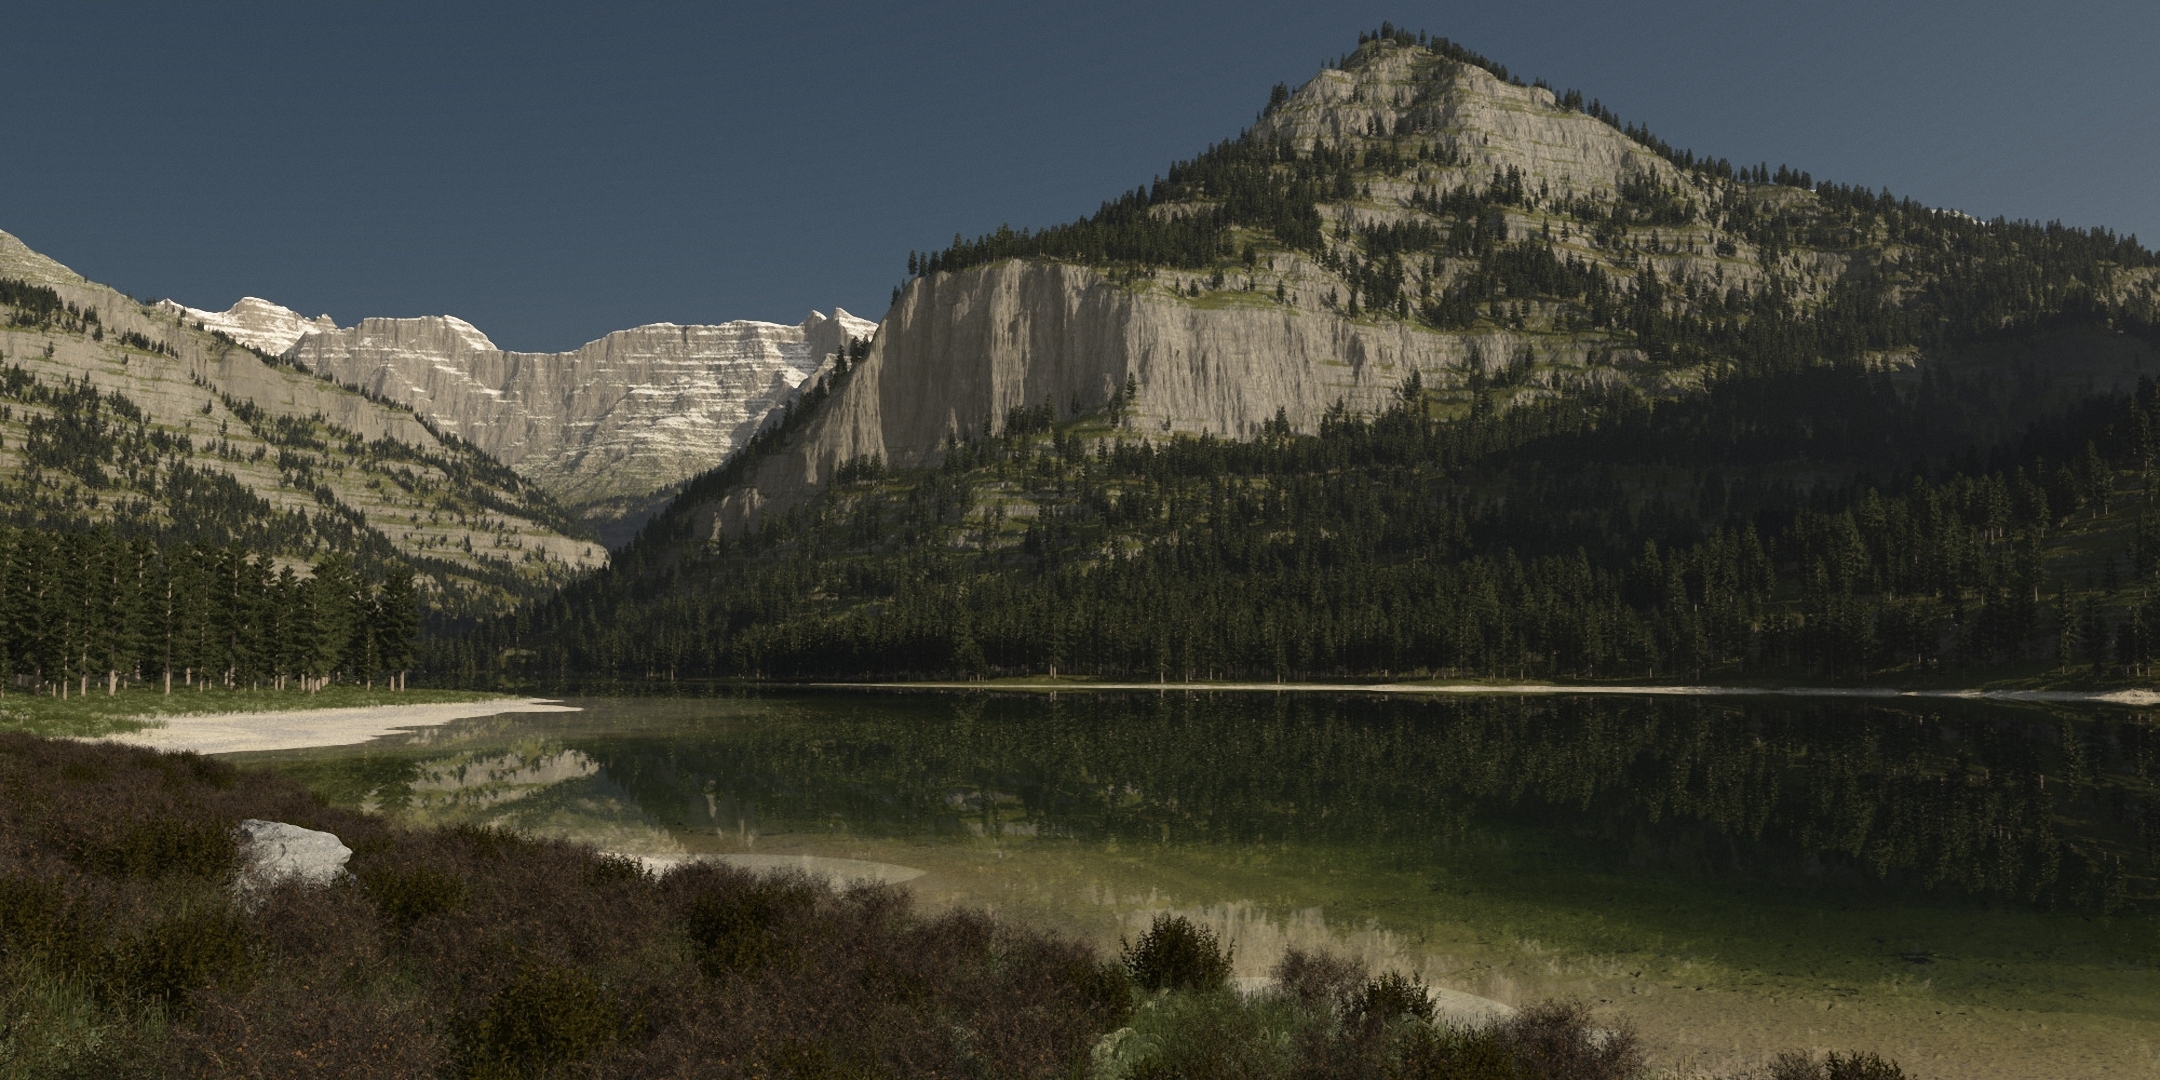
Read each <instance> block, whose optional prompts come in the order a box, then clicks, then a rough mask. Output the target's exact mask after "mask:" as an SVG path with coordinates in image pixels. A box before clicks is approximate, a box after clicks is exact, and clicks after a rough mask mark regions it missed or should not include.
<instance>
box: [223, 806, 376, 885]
mask: <svg viewBox="0 0 2160 1080" xmlns="http://www.w3.org/2000/svg"><path fill="white" fill-rule="evenodd" d="M240 858H241V867H240V877H239V881H238V882H237V884H238V886H239V888H240V891H241V892H242V893H252V892H256V891H258V890H262V889H267V888H271V887H273V886H275V885H278V884H281V883H283V882H287V881H296V882H299V883H300V884H302V885H331V884H335V883H336V882H337V881H339V880H340V879H342V878H343V877H344V876H345V863H346V861H347V860H349V859H351V858H352V849H351V848H349V847H346V846H345V844H344V842H343V841H340V840H339V839H338V838H337V834H335V833H327V832H321V831H319V830H316V829H303V828H301V827H300V826H298V825H288V824H286V823H285V822H282V821H262V820H260V819H257V818H249V819H247V820H245V821H243V822H241V823H240Z"/></svg>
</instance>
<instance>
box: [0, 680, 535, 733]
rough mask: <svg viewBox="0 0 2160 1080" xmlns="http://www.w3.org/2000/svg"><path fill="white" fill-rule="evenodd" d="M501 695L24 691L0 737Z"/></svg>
mask: <svg viewBox="0 0 2160 1080" xmlns="http://www.w3.org/2000/svg"><path fill="white" fill-rule="evenodd" d="M501 696H503V695H501V694H489V693H481V692H478V691H473V690H387V689H383V688H380V687H378V688H375V689H372V690H371V689H367V688H365V687H359V686H343V685H338V686H331V687H328V688H325V689H324V690H322V691H320V692H317V693H313V694H310V693H307V692H305V691H302V690H223V689H215V690H201V689H183V688H180V687H174V688H173V692H172V694H171V695H170V696H168V695H166V694H164V693H161V692H160V691H159V690H157V689H156V688H155V687H133V688H130V689H125V690H122V691H120V692H119V693H118V694H115V695H112V696H110V697H108V696H106V694H105V692H104V690H103V689H102V688H100V687H95V686H93V687H92V688H91V690H90V694H89V696H87V697H83V696H77V695H72V694H71V695H70V696H68V697H67V698H64V699H63V698H57V697H51V696H46V695H39V694H27V693H22V692H19V691H18V692H15V693H9V694H5V695H0V732H5V731H22V732H28V733H29V734H32V735H48V736H78V737H89V736H97V735H111V734H114V733H116V732H124V731H139V730H141V729H142V728H143V727H144V726H146V725H147V724H148V723H149V722H151V721H154V720H156V719H157V718H159V717H161V716H193V715H200V714H203V713H229V712H271V711H287V710H299V709H340V708H350V707H354V706H362V705H435V704H441V703H445V702H465V701H486V700H489V699H491V698H498V697H501Z"/></svg>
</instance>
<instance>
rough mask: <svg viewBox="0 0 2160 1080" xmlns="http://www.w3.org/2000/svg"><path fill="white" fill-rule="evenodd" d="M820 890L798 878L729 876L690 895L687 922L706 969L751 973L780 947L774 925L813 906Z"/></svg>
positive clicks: (711, 972) (713, 972)
mask: <svg viewBox="0 0 2160 1080" xmlns="http://www.w3.org/2000/svg"><path fill="white" fill-rule="evenodd" d="M814 897H815V894H814V893H813V892H812V890H811V889H810V888H809V886H808V884H807V883H806V882H803V881H801V880H799V879H797V880H791V879H786V878H767V879H764V880H760V881H755V882H746V881H743V880H740V879H735V880H727V881H724V882H722V883H721V884H720V885H719V887H717V888H713V889H710V890H708V891H705V892H702V893H700V894H698V895H697V896H695V897H693V898H692V899H691V901H690V905H689V910H688V911H687V912H686V914H685V916H684V928H685V930H686V931H687V932H688V933H689V936H690V944H691V945H692V947H694V948H695V949H696V950H697V956H698V964H699V966H700V967H702V968H703V969H704V970H705V973H706V974H707V975H712V976H719V975H722V974H726V973H729V972H734V973H738V974H739V973H746V972H750V971H755V970H756V969H758V968H761V967H763V966H765V965H766V964H768V963H771V962H772V961H773V960H774V959H775V958H776V957H777V956H778V954H779V953H780V951H781V949H780V944H779V942H778V940H777V939H776V937H775V935H774V933H773V931H774V930H775V929H776V928H777V927H778V926H779V925H780V923H781V922H782V920H784V919H786V918H787V917H788V915H789V913H790V912H792V911H797V910H801V909H803V908H807V907H809V906H810V904H811V903H812V901H813V900H814Z"/></svg>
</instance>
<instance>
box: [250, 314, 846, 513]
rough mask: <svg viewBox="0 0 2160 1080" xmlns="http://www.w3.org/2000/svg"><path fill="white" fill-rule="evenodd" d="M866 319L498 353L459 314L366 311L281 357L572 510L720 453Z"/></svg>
mask: <svg viewBox="0 0 2160 1080" xmlns="http://www.w3.org/2000/svg"><path fill="white" fill-rule="evenodd" d="M874 329H875V324H873V323H871V322H869V321H867V320H864V319H858V318H855V317H854V316H852V315H850V314H848V313H847V312H846V311H843V310H839V309H835V311H834V313H833V315H832V316H830V317H828V316H825V315H822V314H819V313H817V312H812V313H811V314H810V317H809V318H807V319H805V320H803V322H802V323H800V324H798V325H795V326H786V325H781V324H777V323H765V322H751V321H737V322H730V323H722V324H720V325H717V326H678V325H675V324H673V323H654V324H651V325H648V326H640V327H636V328H634V329H630V330H621V331H617V332H615V333H612V334H609V335H608V336H606V337H604V338H601V339H600V340H598V341H594V342H591V343H589V344H587V345H585V346H584V347H583V348H580V349H577V350H575V351H573V352H567V353H522V352H506V351H503V350H500V349H497V348H496V347H495V345H494V343H493V342H491V341H489V340H488V339H487V336H486V335H485V334H482V333H481V332H480V331H479V330H478V329H477V328H475V327H473V326H472V325H471V324H470V323H467V322H464V321H463V320H459V319H454V318H450V317H447V316H439V317H434V318H420V319H365V320H362V321H361V322H360V324H359V325H357V326H353V327H350V328H346V329H342V330H334V331H328V332H319V333H310V334H308V335H306V336H305V337H303V338H301V339H300V340H299V341H298V342H296V343H295V344H294V345H293V346H292V348H290V349H289V350H287V352H286V355H287V357H288V358H290V359H293V360H296V361H298V362H300V363H301V364H304V365H305V366H307V367H308V368H309V369H311V370H313V371H317V372H320V373H322V374H324V375H327V376H329V377H331V378H333V379H336V380H338V381H339V382H344V383H350V384H354V385H358V386H360V387H362V388H364V389H367V390H369V391H372V392H374V393H377V394H381V395H382V396H384V397H387V398H390V399H391V400H394V401H401V402H404V403H406V404H409V405H411V406H412V407H413V408H414V409H415V410H417V411H419V412H420V413H421V414H422V415H424V416H427V417H429V418H430V419H431V420H433V422H434V423H435V424H437V425H438V426H440V427H441V428H443V429H444V430H446V431H449V432H453V433H455V434H458V435H460V436H462V437H464V438H465V439H467V440H468V441H470V442H472V443H473V444H474V445H475V446H478V447H480V448H481V449H482V450H485V451H487V452H488V453H490V454H493V455H494V456H495V457H496V458H497V459H499V460H501V461H502V462H503V463H505V464H507V465H509V466H510V467H512V468H514V469H516V470H518V472H520V473H521V474H523V475H525V476H527V477H529V478H531V479H532V480H533V481H534V482H535V483H537V484H539V485H540V486H541V487H543V488H545V489H546V490H548V491H549V492H550V493H552V494H554V495H555V496H556V497H557V498H558V499H561V500H562V501H563V502H565V503H566V504H569V505H572V506H587V507H590V506H593V505H594V504H600V503H604V502H606V501H608V500H624V499H629V500H635V499H638V498H640V497H643V496H648V495H650V494H651V493H653V492H655V491H658V490H661V489H665V488H667V487H669V486H670V485H673V484H676V483H679V482H681V481H683V480H685V479H688V478H689V477H691V476H694V475H696V474H698V473H700V472H703V471H705V470H706V469H709V468H712V467H713V466H714V465H716V464H718V463H719V462H720V461H721V460H722V459H723V458H725V457H726V456H727V454H728V452H729V451H730V450H732V449H733V448H734V447H735V446H737V445H738V444H739V443H740V442H741V441H742V440H744V439H746V438H748V437H749V436H750V435H751V434H752V433H754V432H755V431H756V430H757V429H758V427H759V425H761V424H763V423H764V422H765V421H766V419H767V417H768V416H770V415H771V414H772V413H773V411H774V410H776V409H778V408H780V407H781V406H782V405H784V404H786V403H787V402H789V401H791V400H793V399H794V397H795V395H796V390H797V387H799V386H801V385H802V383H803V382H804V380H806V379H808V378H809V377H810V375H811V374H812V373H813V372H815V371H816V370H817V368H818V366H819V365H820V364H821V363H823V362H824V361H825V360H826V359H827V358H828V357H830V356H831V355H832V354H833V353H834V352H837V351H839V350H840V349H842V348H844V347H845V345H846V343H847V342H848V341H849V340H851V339H854V338H864V337H868V336H869V335H870V334H871V332H872V331H873V330H874Z"/></svg>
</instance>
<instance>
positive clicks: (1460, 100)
mask: <svg viewBox="0 0 2160 1080" xmlns="http://www.w3.org/2000/svg"><path fill="white" fill-rule="evenodd" d="M1362 60H1363V62H1362V63H1360V64H1359V65H1358V66H1357V69H1356V70H1355V71H1345V70H1342V69H1338V68H1330V69H1328V70H1325V71H1322V72H1321V73H1320V74H1319V75H1317V76H1315V77H1314V78H1313V79H1312V80H1311V81H1310V82H1307V83H1306V84H1305V85H1304V86H1302V87H1299V88H1298V90H1297V92H1296V93H1294V94H1292V95H1291V96H1290V100H1289V101H1287V102H1285V103H1284V104H1282V105H1280V106H1277V107H1276V108H1275V109H1272V110H1270V111H1269V112H1268V113H1267V114H1266V115H1265V116H1262V117H1261V118H1260V121H1259V122H1258V123H1256V124H1254V125H1253V128H1252V132H1253V134H1254V135H1256V136H1259V137H1261V138H1265V139H1277V140H1282V141H1286V142H1289V143H1291V144H1292V145H1294V146H1296V147H1297V148H1298V149H1299V150H1301V151H1305V152H1308V153H1309V152H1310V151H1311V150H1312V148H1313V147H1314V146H1315V145H1322V144H1324V145H1330V146H1338V145H1356V144H1359V143H1362V142H1364V141H1366V140H1367V139H1368V138H1369V137H1371V136H1373V134H1374V133H1375V132H1397V131H1411V132H1418V133H1421V134H1422V133H1431V135H1432V136H1433V137H1434V138H1435V140H1436V142H1437V144H1438V145H1439V146H1440V147H1442V148H1444V149H1445V150H1446V152H1447V153H1446V157H1447V158H1448V159H1449V160H1452V161H1453V162H1454V163H1455V167H1456V168H1459V169H1460V170H1462V174H1463V176H1464V177H1466V178H1468V179H1470V180H1472V181H1475V182H1479V183H1482V182H1484V181H1485V179H1486V178H1487V177H1489V176H1490V175H1491V174H1492V173H1493V172H1495V171H1502V172H1504V171H1506V170H1507V169H1509V168H1516V169H1520V170H1521V171H1522V172H1523V174H1524V175H1525V177H1526V178H1527V179H1528V182H1529V184H1530V185H1531V187H1532V188H1533V189H1534V188H1536V186H1537V185H1538V184H1540V183H1543V184H1545V185H1546V187H1547V189H1548V190H1549V192H1550V193H1551V194H1552V195H1556V196H1560V195H1570V194H1580V195H1591V194H1593V193H1598V192H1603V193H1604V194H1607V195H1610V194H1611V193H1612V191H1613V188H1614V185H1615V184H1616V183H1617V182H1618V180H1619V179H1620V178H1622V177H1627V176H1647V177H1654V178H1656V179H1657V180H1659V181H1661V182H1663V183H1665V184H1667V185H1677V184H1680V183H1683V182H1684V177H1683V176H1682V175H1681V173H1680V170H1678V169H1676V168H1674V167H1673V165H1672V163H1671V162H1668V161H1666V160H1665V159H1664V158H1662V157H1659V156H1658V155H1656V154H1654V153H1652V152H1651V151H1650V150H1648V149H1647V148H1645V147H1644V146H1642V145H1641V144H1640V143H1637V142H1636V141H1635V140H1633V139H1631V138H1628V137H1627V135H1626V134H1624V133H1622V132H1619V131H1615V130H1614V129H1613V127H1612V125H1610V124H1607V123H1605V122H1604V121H1602V120H1599V119H1597V118H1596V117H1592V116H1589V115H1586V114H1584V113H1581V112H1577V111H1575V110H1573V109H1565V108H1561V107H1560V105H1559V103H1558V102H1557V101H1556V100H1555V99H1554V97H1553V93H1552V91H1550V90H1547V89H1545V88H1544V87H1541V86H1516V85H1514V84H1512V83H1506V82H1502V81H1500V80H1499V79H1498V78H1495V77H1494V76H1493V75H1492V73H1491V72H1488V71H1486V70H1484V69H1482V68H1478V67H1474V66H1472V65H1469V64H1462V63H1457V62H1455V61H1452V60H1447V59H1443V58H1441V57H1438V56H1434V55H1433V54H1431V53H1429V52H1426V51H1425V50H1423V49H1416V48H1409V47H1405V46H1401V45H1398V44H1396V43H1395V42H1392V41H1385V40H1383V41H1378V42H1374V43H1373V44H1371V45H1370V46H1368V47H1367V49H1366V50H1365V52H1364V55H1363V57H1362Z"/></svg>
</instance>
